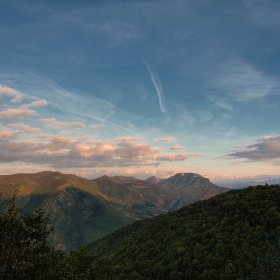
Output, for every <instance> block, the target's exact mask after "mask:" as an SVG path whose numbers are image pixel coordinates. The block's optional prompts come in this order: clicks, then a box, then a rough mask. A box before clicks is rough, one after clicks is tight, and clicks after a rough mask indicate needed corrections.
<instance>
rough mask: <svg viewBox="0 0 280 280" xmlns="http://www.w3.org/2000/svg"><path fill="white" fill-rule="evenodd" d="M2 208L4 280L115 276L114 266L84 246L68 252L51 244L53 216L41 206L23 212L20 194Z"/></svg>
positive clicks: (0, 253)
mask: <svg viewBox="0 0 280 280" xmlns="http://www.w3.org/2000/svg"><path fill="white" fill-rule="evenodd" d="M5 208H6V210H5V211H4V210H3V209H0V210H1V211H0V248H1V251H0V279H3V280H6V279H7V280H8V279H9V280H18V279H26V280H29V279H30V280H31V279H42V280H45V279H54V280H78V279H85V280H86V279H93V280H107V279H114V276H113V274H112V273H111V270H110V268H108V267H106V266H105V265H104V263H103V262H102V261H98V260H96V259H95V258H93V256H91V255H89V254H88V253H87V251H86V250H85V249H84V248H79V249H78V250H74V251H71V252H70V254H69V255H66V254H64V253H62V252H60V251H58V250H55V249H54V248H53V247H51V246H50V245H49V243H48V237H49V235H50V233H51V232H52V231H53V227H52V226H51V218H50V215H49V214H45V213H44V212H43V211H42V210H41V209H37V210H36V211H35V212H33V213H29V212H27V213H23V212H22V211H21V209H19V208H17V207H16V194H15V195H14V196H13V197H12V199H10V200H8V201H6V207H5Z"/></svg>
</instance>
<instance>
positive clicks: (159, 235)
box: [87, 175, 280, 280]
mask: <svg viewBox="0 0 280 280" xmlns="http://www.w3.org/2000/svg"><path fill="white" fill-rule="evenodd" d="M179 176H185V175H178V176H175V178H177V179H178V178H179ZM175 178H173V179H175ZM173 179H172V180H173ZM185 179H187V178H185ZM279 197H280V186H277V185H274V186H257V187H249V188H246V189H243V190H231V191H229V192H227V193H224V194H220V195H217V196H215V197H212V198H210V199H208V200H204V201H198V202H196V203H194V204H192V205H189V206H187V207H183V208H181V209H180V210H178V211H173V212H169V213H168V214H165V215H159V216H157V217H154V218H152V219H144V220H142V221H139V222H137V223H134V224H132V225H128V226H126V227H124V228H122V229H120V230H117V231H115V232H114V233H112V234H110V235H108V236H106V237H103V238H102V239H100V240H98V241H96V242H95V243H92V244H90V245H88V247H87V249H88V250H89V251H90V252H91V253H92V254H94V255H95V256H96V257H97V258H102V259H103V264H104V265H105V267H107V269H108V270H109V269H110V270H112V271H113V272H114V274H115V275H116V278H115V279H116V280H117V279H135V280H138V279H139V280H140V279H147V280H149V279H163V280H169V279H181V280H183V279H250V280H256V279H279V275H280V266H279V257H280V245H279V241H278V240H279V224H280V200H279Z"/></svg>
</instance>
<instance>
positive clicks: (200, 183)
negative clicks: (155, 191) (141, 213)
mask: <svg viewBox="0 0 280 280" xmlns="http://www.w3.org/2000/svg"><path fill="white" fill-rule="evenodd" d="M158 185H160V186H163V187H167V188H175V189H185V188H187V187H214V188H215V187H216V186H215V185H214V184H212V183H211V182H210V181H209V179H207V178H204V177H202V176H201V175H199V174H196V173H177V174H176V175H174V176H172V177H170V178H168V179H166V180H163V181H160V182H159V183H158Z"/></svg>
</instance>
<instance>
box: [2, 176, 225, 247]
mask: <svg viewBox="0 0 280 280" xmlns="http://www.w3.org/2000/svg"><path fill="white" fill-rule="evenodd" d="M228 190H229V189H227V188H223V187H218V186H216V185H214V184H212V183H211V182H210V181H209V179H206V178H204V177H202V176H201V175H199V174H195V173H178V174H176V175H174V176H172V177H170V178H168V179H159V178H156V177H150V178H148V179H147V180H139V179H136V178H134V177H126V176H113V177H108V176H106V175H104V176H102V177H99V178H97V179H94V180H89V179H85V178H81V177H78V176H75V175H71V174H62V173H60V172H51V171H44V172H39V173H34V174H14V175H1V176H0V193H2V197H3V199H5V198H9V197H11V196H12V195H13V194H14V193H15V191H17V196H18V205H19V207H21V208H22V209H23V211H34V210H35V209H36V208H42V209H43V210H44V211H46V212H48V213H50V214H51V216H52V222H53V226H54V227H55V231H54V232H53V234H52V235H51V238H50V242H51V243H52V244H53V245H55V246H56V247H57V248H60V249H63V250H66V251H69V250H70V249H73V248H77V247H78V246H81V245H82V246H85V245H86V244H88V243H89V242H92V241H95V240H97V239H99V238H101V237H103V236H105V235H107V234H109V233H111V232H113V231H115V230H117V229H119V228H121V227H123V226H125V225H128V224H131V223H133V222H135V221H137V220H141V219H143V218H147V217H154V216H157V215H159V214H164V213H167V212H169V211H174V210H178V209H179V208H181V207H182V206H186V205H189V204H191V203H193V202H195V201H198V200H204V199H207V198H209V197H211V196H214V195H217V194H219V193H222V192H226V191H228Z"/></svg>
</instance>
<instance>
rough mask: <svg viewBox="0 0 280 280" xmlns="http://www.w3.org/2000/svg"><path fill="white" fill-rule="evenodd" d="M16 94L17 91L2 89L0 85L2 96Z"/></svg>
mask: <svg viewBox="0 0 280 280" xmlns="http://www.w3.org/2000/svg"><path fill="white" fill-rule="evenodd" d="M15 94H16V91H15V90H14V89H12V88H9V87H2V86H1V85H0V95H9V96H11V95H15Z"/></svg>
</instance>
